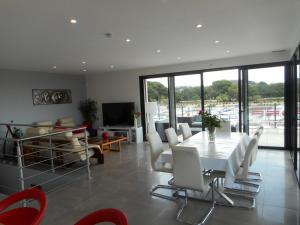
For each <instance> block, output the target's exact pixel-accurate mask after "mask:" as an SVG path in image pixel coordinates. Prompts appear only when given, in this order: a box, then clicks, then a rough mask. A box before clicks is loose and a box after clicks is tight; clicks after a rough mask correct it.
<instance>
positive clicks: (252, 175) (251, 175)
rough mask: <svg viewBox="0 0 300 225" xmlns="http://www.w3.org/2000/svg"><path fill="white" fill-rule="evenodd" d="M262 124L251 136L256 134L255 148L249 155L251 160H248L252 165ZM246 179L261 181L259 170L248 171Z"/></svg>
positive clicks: (261, 131) (255, 156)
mask: <svg viewBox="0 0 300 225" xmlns="http://www.w3.org/2000/svg"><path fill="white" fill-rule="evenodd" d="M263 129H264V128H263V126H260V127H259V128H258V129H257V130H256V131H255V133H254V135H253V137H254V136H255V135H256V136H257V142H256V146H255V149H254V150H253V152H252V156H251V160H250V166H252V165H253V163H254V162H255V161H256V158H257V153H258V144H259V140H260V137H261V135H262V134H263ZM248 179H249V180H250V181H255V182H259V181H262V175H261V173H260V172H253V171H248Z"/></svg>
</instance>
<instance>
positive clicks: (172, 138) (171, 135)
mask: <svg viewBox="0 0 300 225" xmlns="http://www.w3.org/2000/svg"><path fill="white" fill-rule="evenodd" d="M165 133H166V136H167V139H168V143H169V146H170V148H171V147H172V146H174V145H177V144H178V143H179V140H178V136H177V134H176V132H175V129H174V128H173V127H170V128H168V129H165Z"/></svg>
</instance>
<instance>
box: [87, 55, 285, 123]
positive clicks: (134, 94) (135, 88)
mask: <svg viewBox="0 0 300 225" xmlns="http://www.w3.org/2000/svg"><path fill="white" fill-rule="evenodd" d="M289 58H290V52H288V51H287V52H281V53H266V54H257V55H249V56H243V57H235V58H226V59H217V60H209V61H202V62H194V63H185V64H177V65H170V66H161V67H155V68H148V69H136V70H130V71H116V72H113V71H112V72H107V73H101V74H93V75H88V76H87V77H86V79H87V96H88V97H89V98H92V99H95V100H97V101H98V103H99V106H100V110H99V118H100V121H99V124H100V125H102V109H101V104H102V103H104V102H135V105H136V107H137V110H140V92H139V76H141V75H152V74H162V73H172V72H181V71H192V70H200V69H209V68H221V67H230V66H238V65H250V64H260V63H269V62H279V61H287V60H289ZM116 66H117V65H116Z"/></svg>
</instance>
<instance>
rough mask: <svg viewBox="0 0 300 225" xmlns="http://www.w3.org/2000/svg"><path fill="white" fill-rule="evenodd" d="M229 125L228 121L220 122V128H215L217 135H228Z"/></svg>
mask: <svg viewBox="0 0 300 225" xmlns="http://www.w3.org/2000/svg"><path fill="white" fill-rule="evenodd" d="M230 132H231V124H230V120H224V121H221V122H220V127H217V134H220V133H221V134H230Z"/></svg>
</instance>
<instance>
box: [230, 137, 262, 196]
mask: <svg viewBox="0 0 300 225" xmlns="http://www.w3.org/2000/svg"><path fill="white" fill-rule="evenodd" d="M256 145H257V136H256V135H254V136H253V137H252V138H251V140H250V142H249V144H248V146H247V149H246V152H245V156H244V159H243V162H242V166H241V167H240V168H239V169H238V171H237V172H236V176H235V181H234V182H235V183H237V184H241V186H240V187H229V188H228V187H227V188H228V189H233V190H237V191H241V192H245V193H251V194H253V193H258V192H259V190H260V185H259V184H257V183H252V182H251V177H249V169H250V166H251V157H252V154H253V151H255V148H256Z"/></svg>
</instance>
